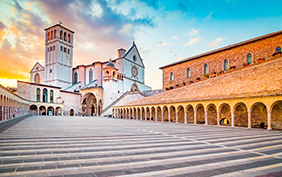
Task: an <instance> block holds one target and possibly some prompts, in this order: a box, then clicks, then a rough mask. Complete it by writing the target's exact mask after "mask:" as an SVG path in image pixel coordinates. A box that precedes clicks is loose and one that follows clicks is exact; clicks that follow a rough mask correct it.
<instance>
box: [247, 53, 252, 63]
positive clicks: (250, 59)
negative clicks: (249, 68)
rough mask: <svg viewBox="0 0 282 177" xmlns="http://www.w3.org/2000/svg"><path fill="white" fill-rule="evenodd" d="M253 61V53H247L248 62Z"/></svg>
mask: <svg viewBox="0 0 282 177" xmlns="http://www.w3.org/2000/svg"><path fill="white" fill-rule="evenodd" d="M252 61H253V59H252V54H250V53H249V54H248V55H247V63H248V64H252Z"/></svg>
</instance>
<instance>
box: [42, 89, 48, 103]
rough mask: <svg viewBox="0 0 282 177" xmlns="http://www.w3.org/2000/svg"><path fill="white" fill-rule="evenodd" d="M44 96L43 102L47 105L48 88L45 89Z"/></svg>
mask: <svg viewBox="0 0 282 177" xmlns="http://www.w3.org/2000/svg"><path fill="white" fill-rule="evenodd" d="M42 96H43V97H42V100H43V102H44V103H46V102H47V89H46V88H44V89H43V95H42Z"/></svg>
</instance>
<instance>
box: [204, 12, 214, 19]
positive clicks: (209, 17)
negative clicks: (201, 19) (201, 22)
mask: <svg viewBox="0 0 282 177" xmlns="http://www.w3.org/2000/svg"><path fill="white" fill-rule="evenodd" d="M212 14H213V12H212V11H211V12H210V13H209V15H208V16H207V17H206V19H207V20H209V19H211V17H212Z"/></svg>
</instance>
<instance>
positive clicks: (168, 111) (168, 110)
mask: <svg viewBox="0 0 282 177" xmlns="http://www.w3.org/2000/svg"><path fill="white" fill-rule="evenodd" d="M167 113H168V116H167V117H168V122H170V109H167Z"/></svg>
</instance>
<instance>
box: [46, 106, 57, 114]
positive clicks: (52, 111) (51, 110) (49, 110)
mask: <svg viewBox="0 0 282 177" xmlns="http://www.w3.org/2000/svg"><path fill="white" fill-rule="evenodd" d="M54 113H55V111H54V108H53V106H49V107H48V109H47V115H48V116H53V115H54Z"/></svg>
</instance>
